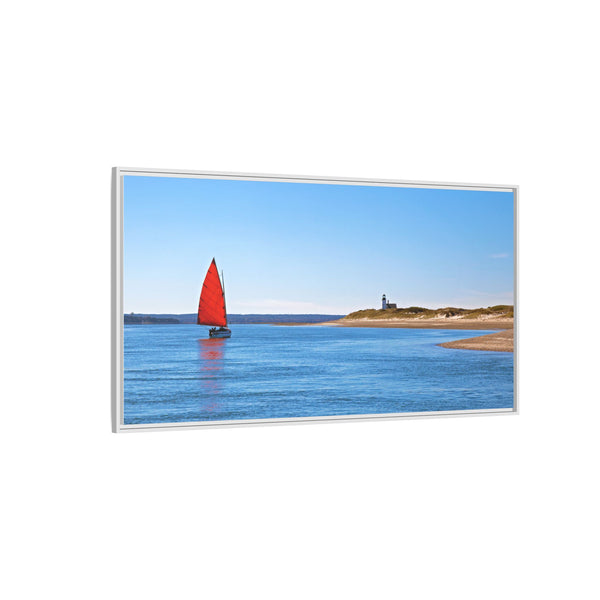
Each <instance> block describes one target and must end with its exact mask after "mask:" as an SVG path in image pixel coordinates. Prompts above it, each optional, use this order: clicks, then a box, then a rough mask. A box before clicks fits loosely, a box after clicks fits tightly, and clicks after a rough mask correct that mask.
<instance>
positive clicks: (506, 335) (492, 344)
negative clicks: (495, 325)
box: [439, 329, 514, 352]
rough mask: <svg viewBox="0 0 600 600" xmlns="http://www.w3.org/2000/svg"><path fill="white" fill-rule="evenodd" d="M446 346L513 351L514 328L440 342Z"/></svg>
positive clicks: (463, 348) (461, 348)
mask: <svg viewBox="0 0 600 600" xmlns="http://www.w3.org/2000/svg"><path fill="white" fill-rule="evenodd" d="M439 345H440V346H442V347H444V348H457V349H460V350H492V351H494V352H513V349H514V330H513V329H507V330H505V331H498V332H497V333H490V334H488V335H481V336H479V337H474V338H467V339H464V340H456V341H455V342H445V343H443V344H439Z"/></svg>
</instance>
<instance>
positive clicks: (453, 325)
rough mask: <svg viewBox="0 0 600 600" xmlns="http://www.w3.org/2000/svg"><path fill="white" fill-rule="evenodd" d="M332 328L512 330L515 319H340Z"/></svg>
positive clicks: (333, 323) (332, 322) (331, 324)
mask: <svg viewBox="0 0 600 600" xmlns="http://www.w3.org/2000/svg"><path fill="white" fill-rule="evenodd" d="M318 325H330V326H332V327H404V328H409V329H475V330H479V329H512V328H513V319H389V320H388V319H353V320H346V319H340V320H339V321H327V322H325V323H318Z"/></svg>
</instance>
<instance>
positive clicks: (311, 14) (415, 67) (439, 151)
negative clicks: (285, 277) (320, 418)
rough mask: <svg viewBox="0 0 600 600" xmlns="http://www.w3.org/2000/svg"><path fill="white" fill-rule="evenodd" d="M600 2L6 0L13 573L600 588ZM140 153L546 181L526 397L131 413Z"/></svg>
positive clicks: (537, 215)
mask: <svg viewBox="0 0 600 600" xmlns="http://www.w3.org/2000/svg"><path fill="white" fill-rule="evenodd" d="M594 8H595V6H594V3H593V2H581V1H579V2H578V1H571V2H569V3H566V2H565V3H560V2H527V1H523V0H521V1H519V2H510V1H505V2H502V3H483V2H477V1H473V2H465V1H455V2H427V3H425V2H420V3H419V2H378V1H372V2H370V3H365V2H353V1H348V0H346V1H344V2H333V1H327V0H320V1H319V2H313V1H308V0H305V1H304V2H301V3H300V2H297V3H291V2H281V1H279V2H266V1H254V2H227V3H217V2H214V3H208V2H177V1H172V2H169V3H159V2H151V1H150V2H149V1H146V2H131V1H129V2H128V1H123V0H122V1H120V2H103V3H97V4H96V5H91V4H90V3H82V2H63V1H58V2H51V3H42V2H30V3H20V4H18V5H17V4H16V3H14V5H13V6H11V7H9V8H8V9H5V10H4V12H3V20H2V25H1V27H2V35H1V36H0V44H1V46H2V48H1V50H2V59H3V62H4V68H3V75H2V82H3V85H4V92H3V93H2V96H1V101H2V103H3V108H2V111H1V114H0V118H1V119H2V125H1V138H2V153H3V156H2V165H3V167H4V169H3V171H4V172H3V176H2V181H1V188H0V189H1V190H2V198H3V203H2V220H1V228H2V229H1V231H2V235H1V236H0V244H1V251H2V258H3V273H2V274H3V281H4V286H3V287H4V290H3V292H2V296H1V298H2V300H1V301H2V306H1V316H2V322H3V325H2V338H1V341H2V344H1V347H2V350H3V359H2V366H3V380H2V384H3V385H2V392H3V400H2V410H3V413H2V423H3V428H2V435H1V438H0V443H1V445H2V448H1V451H2V458H3V461H4V467H3V472H2V473H3V474H2V482H3V484H5V485H4V491H3V493H2V496H1V497H0V498H1V500H2V502H3V504H4V507H3V509H2V512H1V518H2V520H3V525H2V533H1V540H2V546H3V551H4V552H5V555H4V557H3V559H2V566H3V571H4V575H3V578H2V581H1V583H0V586H2V587H3V588H6V590H5V594H4V595H5V597H7V598H11V599H13V598H64V599H71V598H78V599H79V598H127V599H130V598H144V599H146V598H207V599H208V598H210V599H221V598H227V599H230V598H232V599H233V598H236V599H237V598H260V599H263V598H278V599H279V598H302V599H304V598H327V599H329V598H344V599H345V598H361V599H362V598H407V599H411V600H413V599H421V598H428V599H429V598H436V599H439V598H444V599H446V598H457V599H461V600H465V599H478V600H479V599H482V598H485V599H490V598H491V599H495V598H499V599H500V598H501V599H505V598H519V599H520V598H544V599H548V598H577V599H582V598H584V599H587V598H598V594H599V583H598V578H597V574H594V573H593V569H597V566H598V554H597V551H598V516H597V506H598V500H599V499H598V493H597V490H596V484H597V479H598V428H599V424H598V418H599V416H600V413H599V409H598V391H597V384H596V373H597V371H598V360H597V357H598V349H597V347H598V339H599V331H598V325H597V316H596V315H597V310H598V309H597V301H598V295H597V291H596V285H595V283H596V281H597V279H598V277H597V272H596V268H597V258H598V251H597V247H598V246H597V238H598V234H597V230H598V218H597V217H598V209H597V200H598V180H597V179H598V178H597V175H598V165H599V162H600V161H599V158H600V157H599V152H598V143H599V141H598V138H599V133H600V128H599V120H598V112H599V111H598V106H600V98H599V94H598V87H597V86H598V63H597V57H598V52H599V43H598V32H597V18H596V16H595V15H594ZM114 165H122V166H140V167H164V168H189V169H200V170H211V169H212V170H225V171H245V172H266V173H295V174H308V175H342V176H356V177H381V178H396V179H417V180H433V181H459V182H463V181H465V182H484V183H503V184H519V185H520V186H521V211H520V232H521V256H520V258H521V274H520V284H521V295H520V300H521V305H520V309H521V310H520V313H521V314H520V318H521V356H520V366H521V389H520V392H521V404H522V414H521V415H520V416H517V417H513V416H507V417H473V418H452V419H428V420H414V421H395V422H387V423H357V424H327V425H311V426H287V427H260V428H257V427H255V428H240V429H221V430H213V431H188V432H171V433H153V434H152V433H145V434H126V435H120V436H117V435H113V434H111V433H110V425H109V404H110V398H109V374H110V368H109V354H110V344H109V314H110V311H109V300H110V263H109V250H110V234H109V214H110V210H109V199H110V189H109V188H110V167H112V166H114ZM373 210H377V207H375V206H374V207H373ZM567 317H568V318H567Z"/></svg>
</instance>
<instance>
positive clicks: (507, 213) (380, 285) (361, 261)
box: [124, 176, 513, 314]
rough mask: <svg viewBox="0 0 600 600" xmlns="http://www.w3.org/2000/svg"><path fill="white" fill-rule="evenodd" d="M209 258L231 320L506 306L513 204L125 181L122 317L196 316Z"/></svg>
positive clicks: (467, 194)
mask: <svg viewBox="0 0 600 600" xmlns="http://www.w3.org/2000/svg"><path fill="white" fill-rule="evenodd" d="M213 256H214V257H215V258H216V260H217V266H218V267H219V270H224V272H225V286H226V294H227V310H228V312H231V313H332V314H346V313H348V312H351V311H353V310H359V309H362V308H374V307H379V306H380V304H381V295H382V294H383V293H385V294H387V297H388V300H390V301H391V302H396V303H397V304H398V306H415V305H417V306H425V307H429V308H439V307H444V306H460V307H465V308H469V307H470V308H473V307H479V306H492V305H494V304H512V303H513V194H512V192H490V191H471V190H441V189H417V188H398V187H381V186H355V185H331V184H309V183H284V182H260V181H227V180H209V179H193V178H174V177H139V176H126V177H125V183H124V310H125V312H127V313H128V312H139V313H148V312H150V313H191V312H195V311H196V309H197V306H198V296H199V292H200V288H201V286H202V281H203V279H204V275H205V274H206V270H207V268H208V266H209V264H210V261H211V260H212V258H213Z"/></svg>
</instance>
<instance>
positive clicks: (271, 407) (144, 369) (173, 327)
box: [112, 167, 518, 432]
mask: <svg viewBox="0 0 600 600" xmlns="http://www.w3.org/2000/svg"><path fill="white" fill-rule="evenodd" d="M517 194H518V188H517V186H514V185H484V184H451V183H425V182H411V181H395V180H389V181H386V180H370V179H350V178H347V179H346V178H325V177H303V176H302V177H301V176H279V175H248V174H234V173H208V172H196V171H176V170H159V169H140V168H120V167H117V168H114V169H113V179H112V228H113V229H112V238H113V255H112V261H113V264H112V275H113V297H112V332H113V348H112V352H113V356H112V360H113V381H112V426H113V431H115V432H123V431H145V430H165V429H176V428H179V429H183V428H205V427H215V426H231V425H249V424H265V423H289V422H315V421H348V420H357V419H391V418H396V419H397V418H407V417H424V416H440V415H444V416H449V415H473V414H484V413H488V414H511V413H512V414H514V413H516V412H517V399H516V385H515V382H516V362H515V350H516V344H515V336H514V332H515V330H516V325H515V323H516V264H517V263H516V259H517V253H516V241H517V240H516V212H517Z"/></svg>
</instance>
